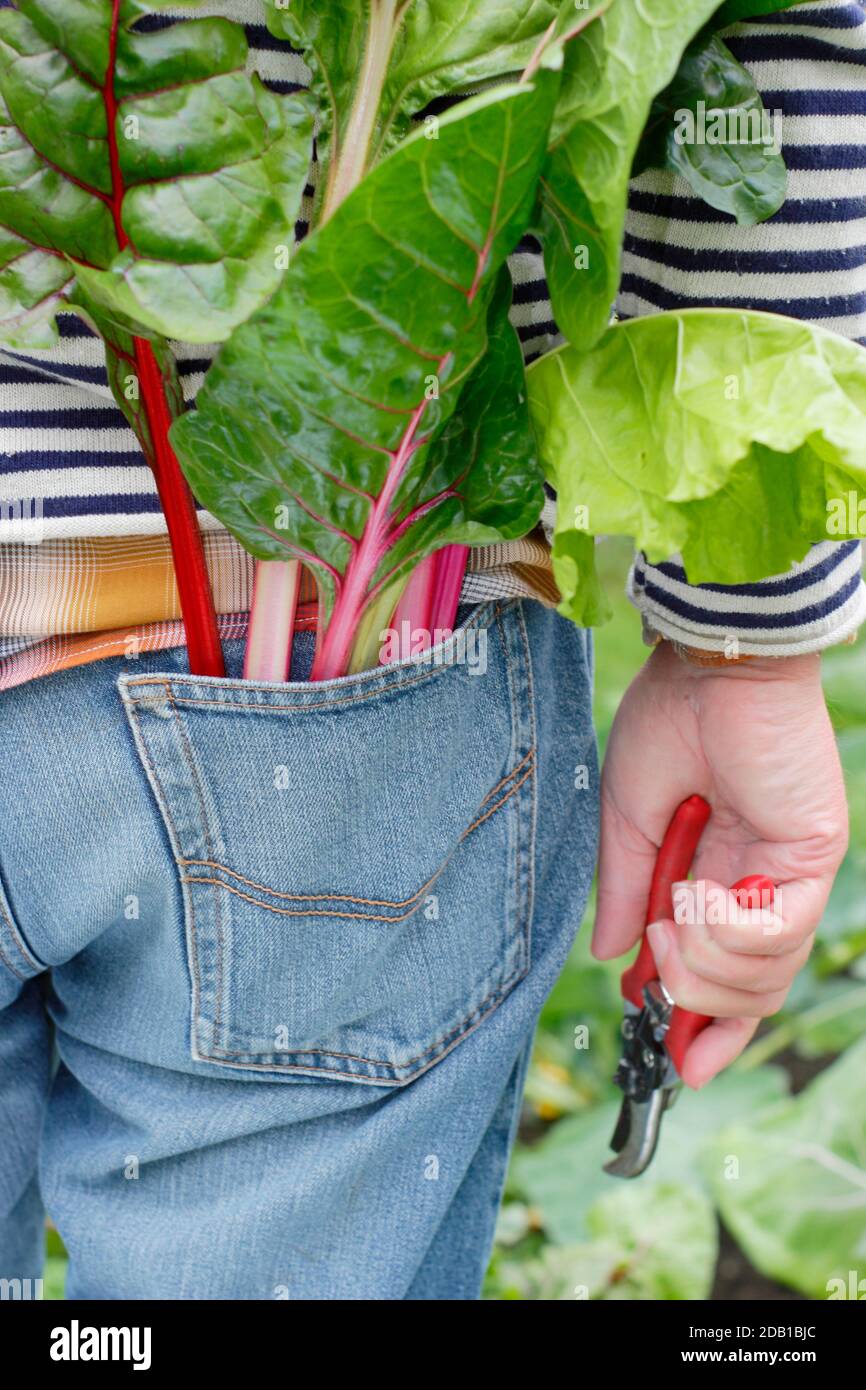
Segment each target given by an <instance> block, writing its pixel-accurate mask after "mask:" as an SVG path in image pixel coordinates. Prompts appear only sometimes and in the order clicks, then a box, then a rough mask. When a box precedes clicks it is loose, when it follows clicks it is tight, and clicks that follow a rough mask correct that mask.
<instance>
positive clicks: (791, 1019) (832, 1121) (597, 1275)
mask: <svg viewBox="0 0 866 1390" xmlns="http://www.w3.org/2000/svg"><path fill="white" fill-rule="evenodd" d="M628 555H629V548H628V546H627V545H625V544H623V543H621V542H619V541H605V542H603V543H602V545H601V546H600V547H599V560H598V563H599V569H600V571H601V575H602V579H603V581H604V589H605V591H606V594H607V597H608V599H609V600H610V602H611V606H612V608H613V619H612V621H611V622H610V623H609V625H608V626H607V627H605V628H603V629H601V631H600V632H598V633H597V634H596V639H595V640H596V680H597V688H596V701H595V708H596V719H597V723H598V730H599V737H600V740H601V742H602V744H604V742H605V740H606V737H607V734H608V732H609V729H610V725H611V722H612V720H613V716H614V714H615V713H616V709H617V705H618V704H619V701H620V699H621V697H622V694H623V692H624V690H625V688H626V686H627V684H628V682H629V681H630V679H631V677H632V676H633V674H634V673H635V671H636V670H637V668H638V667H639V666H640V664H641V663H642V662H643V661H644V660H645V658H646V649H645V648H644V647H643V646H642V644H641V640H640V628H639V623H638V620H637V615H636V614H635V613H634V611H633V610H632V609H631V607H630V605H629V604H628V602H627V600H626V599H625V597H624V595H623V593H622V583H623V578H624V572H625V567H626V565H627V563H628ZM824 684H825V690H826V693H827V699H828V703H829V705H830V710H831V714H832V716H833V721H834V724H835V727H836V730H837V734H838V739H839V745H840V750H841V754H842V760H843V764H844V766H845V772H846V779H847V784H848V792H849V797H850V802H851V848H850V850H849V853H848V856H847V858H846V860H845V863H844V865H843V868H842V872H841V873H840V875H839V878H838V880H837V884H836V887H835V888H834V891H833V895H832V898H831V900H830V905H829V908H828V911H827V914H826V917H825V919H824V923H823V925H822V927H821V930H820V932H819V939H818V945H817V947H816V949H815V952H814V954H813V956H812V960H811V962H810V964H809V966H808V968H807V969H806V970H805V971H803V972H802V974H801V975H800V976H799V978H798V980H797V982H796V984H795V986H794V989H793V990H792V992H791V995H790V997H789V1000H788V1005H787V1007H786V1010H785V1012H784V1013H783V1014H780V1015H778V1016H777V1017H776V1018H774V1019H771V1020H769V1021H768V1022H767V1023H766V1024H765V1025H764V1027H763V1028H762V1030H761V1033H760V1035H759V1037H758V1038H757V1039H756V1041H755V1042H754V1043H752V1045H751V1046H750V1047H749V1049H748V1050H747V1051H746V1053H745V1054H744V1056H743V1057H742V1058H741V1059H740V1060H739V1061H738V1062H737V1063H735V1065H734V1066H733V1067H731V1068H729V1069H728V1071H726V1072H724V1073H723V1074H722V1075H721V1076H720V1077H719V1078H717V1079H716V1080H715V1081H713V1082H711V1083H710V1085H709V1086H707V1087H706V1088H705V1089H703V1090H701V1091H699V1092H691V1091H689V1092H683V1093H682V1094H681V1095H680V1097H679V1099H678V1101H677V1103H676V1105H675V1107H674V1109H673V1110H672V1111H671V1112H670V1114H669V1115H668V1116H667V1117H666V1119H665V1125H664V1127H663V1131H662V1140H661V1144H660V1148H659V1152H658V1153H657V1155H656V1157H655V1160H654V1162H653V1164H652V1166H651V1168H650V1169H649V1171H648V1172H647V1173H646V1174H644V1176H643V1177H641V1178H638V1179H636V1180H633V1181H629V1182H623V1181H622V1180H621V1179H616V1178H612V1177H609V1176H608V1175H607V1174H606V1173H604V1172H603V1171H602V1164H603V1163H604V1162H605V1160H606V1159H607V1158H608V1157H610V1150H609V1148H608V1145H609V1142H610V1137H611V1134H612V1132H613V1126H614V1121H615V1118H616V1114H617V1111H618V1109H619V1100H620V1093H619V1092H618V1091H617V1089H616V1087H615V1086H614V1085H613V1083H612V1081H611V1077H612V1076H613V1072H614V1069H615V1067H616V1061H617V1056H618V1052H619V1028H620V1023H621V1020H622V1003H621V998H620V993H619V978H620V975H621V973H622V968H623V967H622V962H621V961H613V962H610V963H607V964H604V965H601V964H599V963H598V962H596V961H593V960H592V958H591V956H590V954H589V936H590V930H591V926H592V912H591V910H590V911H588V913H587V920H586V921H585V922H584V925H583V928H582V929H581V932H580V935H579V937H578V940H577V942H576V944H575V946H574V949H573V951H572V953H571V957H570V959H569V961H568V963H567V965H566V968H565V970H564V972H563V974H562V975H561V977H560V979H559V982H558V984H557V985H556V987H555V989H554V991H553V993H552V995H551V997H550V999H549V1001H548V1003H547V1005H546V1007H545V1010H544V1013H543V1015H542V1020H541V1025H540V1028H539V1032H538V1036H537V1039H536V1046H535V1054H534V1058H533V1063H532V1067H531V1069H530V1074H529V1080H528V1084H527V1093H526V1103H525V1112H524V1124H523V1136H524V1137H523V1139H522V1140H521V1142H519V1143H518V1146H517V1150H516V1152H515V1154H514V1158H513V1161H512V1164H511V1170H510V1174H509V1179H508V1187H507V1191H506V1201H505V1206H504V1208H503V1212H502V1215H501V1218H500V1223H499V1228H498V1239H497V1246H496V1250H495V1252H494V1257H493V1261H492V1264H491V1268H490V1271H489V1275H488V1281H487V1291H486V1296H487V1297H488V1298H491V1299H545V1300H550V1299H556V1300H561V1299H579V1298H593V1299H596V1298H598V1299H690V1300H696V1299H697V1300H700V1299H706V1298H708V1297H709V1296H710V1292H711V1290H712V1287H713V1282H714V1277H715V1273H716V1265H717V1258H718V1247H719V1217H721V1218H722V1220H723V1221H724V1224H725V1226H726V1227H727V1229H728V1230H729V1231H730V1232H731V1234H732V1235H733V1236H734V1237H735V1239H736V1241H737V1242H738V1244H739V1246H740V1248H741V1250H742V1252H743V1253H744V1255H745V1256H746V1258H747V1260H748V1261H749V1262H750V1263H751V1264H752V1265H754V1266H755V1268H756V1269H758V1270H759V1271H760V1272H761V1273H762V1274H764V1275H765V1276H767V1277H768V1278H770V1279H773V1280H775V1281H777V1282H778V1283H780V1284H781V1285H783V1286H787V1287H788V1288H790V1289H793V1290H796V1291H798V1292H800V1293H802V1294H805V1295H807V1296H808V1297H810V1298H826V1297H828V1281H830V1280H834V1279H836V1280H842V1281H844V1282H845V1283H846V1284H847V1281H848V1271H849V1270H852V1269H853V1270H858V1269H859V1270H860V1271H861V1273H863V1272H864V1271H866V1086H864V1080H863V1078H864V1073H866V701H864V696H863V692H864V690H866V647H864V646H863V644H862V643H861V644H860V645H858V646H854V647H840V648H837V649H835V650H833V651H831V652H829V653H828V654H827V655H826V656H825V658H824ZM804 756H808V755H807V754H804ZM590 907H591V905H590ZM584 1026H585V1027H587V1028H588V1046H585V1047H583V1046H576V1045H575V1044H576V1041H577V1042H578V1043H580V1042H581V1041H582V1039H581V1035H580V1034H579V1033H578V1034H576V1031H575V1030H577V1029H581V1028H582V1027H584ZM833 1057H837V1058H838V1060H835V1061H833V1062H832V1065H829V1066H828V1067H827V1068H826V1070H823V1071H822V1072H821V1074H820V1075H818V1076H816V1077H815V1079H814V1080H811V1081H809V1082H808V1084H807V1085H806V1086H805V1088H804V1089H802V1090H801V1091H800V1092H799V1094H797V1095H796V1096H792V1095H791V1077H790V1064H791V1063H792V1062H793V1063H794V1064H795V1065H800V1064H805V1063H809V1062H815V1060H816V1059H821V1061H830V1060H831V1059H832V1058H833ZM837 1287H838V1286H837ZM831 1288H832V1286H831Z"/></svg>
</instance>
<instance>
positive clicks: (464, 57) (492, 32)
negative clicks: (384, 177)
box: [267, 0, 560, 174]
mask: <svg viewBox="0 0 866 1390" xmlns="http://www.w3.org/2000/svg"><path fill="white" fill-rule="evenodd" d="M559 8H560V0H493V2H492V3H491V0H409V3H408V4H407V3H403V2H402V0H294V3H293V4H292V5H291V6H290V7H288V8H286V7H285V6H279V7H278V6H277V5H276V4H275V3H274V0H267V22H268V26H269V27H270V29H271V30H272V32H273V33H274V34H276V35H277V36H278V37H280V38H285V39H288V40H289V41H290V42H291V43H293V44H294V45H295V46H296V47H298V48H301V49H303V51H304V54H305V57H306V59H307V61H308V63H309V65H310V68H311V70H312V73H313V85H314V89H315V91H316V93H317V95H318V97H319V100H320V126H319V135H318V149H319V154H320V156H323V157H329V158H330V166H331V170H332V171H334V174H335V173H336V167H337V164H338V163H339V162H340V161H341V160H342V159H343V158H344V157H345V158H346V159H347V161H349V162H350V163H351V162H353V161H356V160H357V161H358V168H359V169H360V170H362V171H363V169H365V168H367V167H368V166H370V165H371V164H373V163H374V162H375V161H376V159H377V158H378V157H379V156H381V154H383V153H384V152H385V151H386V150H388V149H390V148H392V147H393V145H394V144H395V143H396V142H397V141H398V140H400V139H402V138H403V137H404V136H405V135H406V134H407V133H408V131H409V129H410V126H411V117H412V115H413V114H415V113H416V112H418V111H419V110H421V109H422V108H423V107H424V106H426V105H427V104H428V103H429V102H430V101H432V100H433V98H434V97H437V96H440V95H442V94H443V93H446V92H454V91H460V90H461V89H462V90H464V91H465V90H466V89H471V88H473V87H476V86H477V85H478V84H480V83H484V82H487V81H489V80H490V79H491V78H496V77H501V76H503V75H507V74H516V73H518V72H520V71H521V69H522V68H523V67H524V65H525V64H526V62H527V61H528V59H529V58H530V56H531V54H532V52H533V49H534V47H535V45H536V43H537V42H538V39H539V37H540V36H541V35H542V34H543V33H544V31H545V30H546V29H547V27H548V25H550V24H551V22H552V21H553V20H554V19H555V18H556V15H557V12H558V10H559ZM347 145H352V146H353V147H354V148H352V149H350V150H347V149H346V146H347Z"/></svg>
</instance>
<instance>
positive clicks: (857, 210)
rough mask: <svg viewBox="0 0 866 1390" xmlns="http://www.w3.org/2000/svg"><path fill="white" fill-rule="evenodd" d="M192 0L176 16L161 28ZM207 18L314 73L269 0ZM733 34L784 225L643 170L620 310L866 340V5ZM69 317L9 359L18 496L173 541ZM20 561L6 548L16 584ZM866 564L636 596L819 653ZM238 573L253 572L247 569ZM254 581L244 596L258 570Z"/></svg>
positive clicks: (751, 638)
mask: <svg viewBox="0 0 866 1390" xmlns="http://www.w3.org/2000/svg"><path fill="white" fill-rule="evenodd" d="M6 3H9V0H0V6H2V5H3V4H6ZM189 13H190V12H189V11H188V10H187V11H184V10H177V11H174V10H168V11H163V12H162V13H161V14H159V15H157V16H154V17H153V18H152V19H151V20H150V21H149V25H150V26H151V27H153V28H157V27H160V26H161V25H164V24H167V23H169V22H171V21H172V20H173V19H174V18H183V17H184V15H187V14H189ZM196 14H205V15H208V14H218V15H224V16H227V17H229V18H232V19H237V20H240V21H242V22H243V23H244V24H245V27H246V31H247V36H248V39H249V44H250V66H251V67H253V68H255V69H256V71H258V72H259V74H260V75H261V76H262V78H263V79H264V80H265V81H266V82H267V83H268V85H269V86H271V87H272V88H273V89H274V90H275V91H279V92H286V91H291V90H294V89H296V88H298V87H300V86H303V85H305V84H306V82H307V80H308V73H307V70H306V68H305V66H304V64H303V61H302V59H301V57H300V56H299V55H297V54H293V53H292V52H291V51H290V50H289V49H288V48H287V47H286V45H285V44H282V43H280V42H278V41H277V40H276V39H274V38H272V37H271V35H270V34H269V33H268V31H267V29H266V27H265V25H264V23H263V22H262V21H263V12H262V6H261V5H260V4H259V3H258V2H257V0H221V2H220V0H217V3H206V4H203V5H201V6H197V8H196ZM727 41H728V43H729V45H730V47H731V49H732V50H733V52H734V53H735V55H736V56H737V57H738V58H739V59H740V61H742V62H743V63H744V64H745V65H746V66H747V67H748V68H749V69H750V71H751V72H752V74H753V75H754V77H755V80H756V82H757V84H758V86H759V88H760V90H761V91H762V94H763V97H764V101H765V105H766V106H767V107H768V108H769V109H771V110H774V111H775V110H780V111H781V112H782V113H783V114H782V126H781V138H782V147H783V151H784V154H785V158H786V163H787V165H788V169H789V196H788V199H787V201H786V203H785V205H784V207H783V208H782V209H781V210H780V212H779V213H777V214H776V215H775V217H773V218H772V219H771V220H770V221H769V222H767V223H765V224H763V225H762V226H759V227H753V228H741V227H737V226H736V224H735V223H734V222H733V219H731V218H729V217H727V216H726V215H725V214H722V213H718V212H715V211H714V210H713V209H711V208H709V207H708V206H707V205H705V204H704V203H702V202H699V201H697V200H696V199H695V198H693V197H692V196H690V193H689V189H688V186H687V185H686V184H685V183H684V182H683V181H682V180H680V179H679V178H678V177H676V176H674V175H672V174H668V173H661V172H658V171H650V172H648V173H646V174H644V175H643V176H642V177H641V178H639V179H636V180H635V181H634V183H633V186H632V190H631V195H630V212H629V217H628V223H627V235H626V241H625V249H624V261H623V276H622V283H621V290H620V295H619V300H618V303H617V306H616V307H617V312H618V314H619V316H620V317H622V318H626V317H634V316H637V315H640V314H646V313H652V312H655V311H658V310H659V309H670V308H678V307H689V306H694V305H724V306H726V307H748V308H759V309H765V310H771V311H775V312H779V313H784V314H789V315H792V316H795V317H799V318H803V319H807V320H810V321H813V322H816V323H820V324H821V325H822V326H824V327H825V328H829V329H831V330H833V331H835V332H838V333H840V334H844V335H845V336H847V337H850V338H854V339H855V340H857V341H859V342H861V343H863V344H864V345H866V120H864V117H866V10H864V6H863V4H862V3H858V2H857V0H823V2H820V3H807V4H803V5H800V6H797V7H796V8H795V9H793V10H789V11H787V12H785V13H783V14H780V15H776V16H769V17H764V18H762V19H761V20H760V21H757V20H755V21H750V22H747V23H744V24H741V25H738V26H737V27H736V28H735V29H733V30H731V31H730V34H729V35H728V36H727ZM311 193H312V188H308V190H307V202H306V204H305V206H304V207H303V208H302V210H301V220H300V221H299V223H298V225H297V229H296V231H297V235H298V237H303V235H304V234H305V233H306V231H307V230H308V226H307V221H306V218H307V216H308V214H309V197H310V195H311ZM510 263H511V269H512V276H513V279H514V307H513V310H512V317H513V321H514V323H515V326H516V328H517V332H518V334H519V336H520V339H521V342H522V344H523V348H524V353H525V356H526V360H527V361H532V360H534V358H535V357H537V356H538V355H539V354H540V353H542V352H544V351H546V350H547V349H548V348H549V347H551V346H553V345H554V344H556V343H557V342H559V341H561V340H560V338H559V337H558V335H557V329H556V325H555V323H554V322H553V319H552V314H551V307H550V303H549V299H548V296H547V288H546V285H545V282H544V276H543V265H542V259H541V254H540V248H539V247H538V245H537V244H536V243H535V242H534V241H533V240H532V238H526V239H525V240H524V241H523V242H522V243H521V245H520V247H519V248H518V249H517V251H516V252H515V254H514V255H513V256H512V258H511V262H510ZM60 325H61V342H60V344H59V346H58V347H57V348H55V349H52V350H51V351H47V352H39V353H36V352H31V353H20V352H11V351H9V350H4V351H2V352H0V502H8V501H13V502H15V501H17V502H21V503H23V506H24V509H25V510H26V507H27V504H28V500H29V499H38V503H39V509H40V511H41V522H40V525H41V528H42V534H43V535H44V536H45V537H46V539H47V542H48V543H49V544H50V543H51V541H52V540H55V541H57V540H60V539H62V538H67V539H68V538H85V537H132V536H141V537H146V536H152V535H155V534H156V533H159V532H161V531H162V530H164V523H163V520H162V517H161V514H160V511H159V503H158V499H157V496H156V490H155V487H154V484H153V480H152V478H151V475H150V473H149V470H148V468H147V467H146V465H145V463H144V460H143V459H142V457H141V455H140V453H139V451H138V448H137V445H136V441H135V438H134V436H133V434H132V432H131V430H130V429H129V428H128V426H127V425H126V423H125V421H124V419H123V416H122V415H121V413H120V411H119V410H118V409H117V407H116V406H115V405H114V403H113V401H112V399H111V395H110V391H109V388H108V384H107V380H106V376H105V370H104V366H103V365H102V360H101V358H102V353H101V345H100V344H99V342H98V340H97V339H96V338H94V337H93V335H92V334H91V333H90V332H89V330H88V329H87V328H86V327H85V326H84V325H83V324H82V323H81V322H80V320H78V319H77V318H76V317H75V316H73V315H64V316H63V317H62V318H61V320H60ZM176 353H177V357H178V360H179V369H180V375H181V379H182V383H183V388H184V393H185V395H186V397H187V399H188V400H191V399H193V398H194V396H195V393H196V391H197V389H198V387H199V386H200V384H201V382H202V379H203V375H204V372H205V371H206V369H207V366H208V363H209V361H210V358H211V356H212V352H211V351H209V350H208V349H203V348H201V347H194V348H192V347H186V346H184V345H176ZM546 519H549V509H548V515H547V516H546ZM201 522H202V526H203V528H205V530H206V532H207V533H208V534H209V535H212V536H213V539H214V541H215V542H216V540H217V537H216V535H215V534H214V533H215V532H216V531H218V530H219V528H218V523H217V522H216V521H215V519H214V518H212V517H209V516H208V515H207V514H204V513H202V515H201ZM2 540H3V526H2V524H0V541H2ZM225 543H226V545H229V544H230V545H231V546H234V542H229V541H228V538H225ZM13 549H17V550H18V551H19V552H21V551H23V550H24V547H22V546H20V545H19V546H17V547H15V548H13V547H6V548H5V556H6V580H7V587H8V579H9V575H10V573H11V572H12V569H13V568H14V565H15V564H16V563H17V561H16V560H14V559H13V558H12V555H13ZM27 549H28V550H30V551H31V552H32V550H33V547H27ZM3 554H4V549H3V547H2V546H0V583H2V576H3V572H4V571H3ZM29 563H30V564H31V567H32V560H31V561H30V562H29ZM860 566H861V555H860V545H859V543H858V542H846V543H843V544H833V543H830V542H826V541H824V542H822V543H820V544H817V545H816V546H815V547H814V548H813V550H812V551H811V552H810V554H809V555H808V556H807V557H806V559H805V560H804V561H803V562H802V563H801V564H800V565H796V566H794V568H793V569H792V571H791V572H790V573H789V574H787V575H783V576H778V577H775V578H770V579H767V580H766V581H763V582H761V583H758V584H747V585H739V586H735V587H731V586H721V585H701V586H694V585H690V584H689V583H688V580H687V577H686V575H685V572H684V570H683V569H682V566H681V564H680V563H679V562H678V557H671V560H670V561H669V562H668V563H665V564H660V565H650V564H648V563H647V562H646V561H645V560H644V559H643V558H642V557H639V558H638V560H637V561H636V563H635V565H634V567H633V570H632V574H631V576H630V580H629V592H630V596H631V598H632V600H633V601H634V603H635V604H636V606H637V607H638V608H639V609H640V610H641V612H642V614H643V618H644V622H645V625H646V627H647V629H648V631H649V632H650V633H651V634H660V635H663V636H666V637H669V638H671V639H674V640H678V641H680V642H683V643H685V644H687V645H689V646H692V647H698V648H703V649H706V650H712V651H715V650H722V649H724V648H725V647H726V646H727V644H728V643H730V641H731V640H732V639H736V641H737V643H738V646H739V650H740V651H741V652H743V653H757V654H760V653H767V654H774V655H783V654H789V653H794V652H801V651H813V650H819V649H821V648H822V647H825V646H828V645H830V644H831V643H835V642H838V641H840V640H843V639H845V638H846V637H849V636H851V635H852V634H853V633H854V632H855V631H856V629H857V627H858V626H859V625H860V624H861V622H862V621H863V620H864V617H866V588H864V586H863V583H862V581H861V579H860ZM238 573H239V574H241V577H242V576H243V574H244V573H246V571H245V570H244V567H243V565H242V564H241V566H240V569H239V571H238ZM13 587H14V586H13ZM525 591H526V590H525V587H522V586H521V583H520V581H519V579H515V578H514V576H513V574H512V573H511V572H510V571H509V570H508V569H503V568H502V567H499V568H497V569H495V570H493V571H492V572H491V573H490V574H488V575H485V574H483V573H474V574H470V575H468V576H467V581H466V588H465V590H464V598H465V599H467V600H472V601H477V600H479V599H482V598H484V597H488V596H497V595H500V594H502V593H507V592H525ZM235 592H236V593H239V594H240V597H241V599H242V598H243V593H244V585H243V582H242V578H241V581H238V582H237V583H236V584H235ZM8 610H9V604H5V605H4V602H3V592H2V588H0V641H2V638H3V635H4V633H5V634H12V633H13V632H14V633H15V634H16V636H15V647H16V648H19V647H20V646H21V645H22V638H21V627H20V625H19V626H18V627H14V626H10V625H9V618H10V614H9V611H8ZM0 654H2V653H0Z"/></svg>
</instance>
